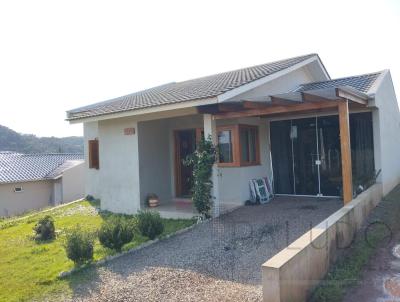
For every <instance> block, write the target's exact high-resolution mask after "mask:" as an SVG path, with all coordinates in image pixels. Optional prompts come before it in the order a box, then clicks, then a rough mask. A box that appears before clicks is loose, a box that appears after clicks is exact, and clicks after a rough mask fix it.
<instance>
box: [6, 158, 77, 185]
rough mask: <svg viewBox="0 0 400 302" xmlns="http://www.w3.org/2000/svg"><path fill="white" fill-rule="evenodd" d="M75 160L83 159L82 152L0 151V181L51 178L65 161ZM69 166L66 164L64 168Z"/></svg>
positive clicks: (56, 174) (9, 181) (57, 173)
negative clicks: (38, 152)
mask: <svg viewBox="0 0 400 302" xmlns="http://www.w3.org/2000/svg"><path fill="white" fill-rule="evenodd" d="M76 160H80V161H83V154H20V153H11V152H0V183H11V182H25V181H35V180H43V179H51V178H54V177H57V176H58V175H59V173H61V171H60V169H59V168H60V167H61V166H62V165H64V164H65V162H67V161H76ZM64 167H65V166H64ZM70 167H71V166H67V167H66V168H70ZM64 170H65V169H64Z"/></svg>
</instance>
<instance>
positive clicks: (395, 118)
mask: <svg viewBox="0 0 400 302" xmlns="http://www.w3.org/2000/svg"><path fill="white" fill-rule="evenodd" d="M375 105H376V106H377V107H378V110H377V111H376V110H375V111H374V113H373V123H374V140H375V141H376V143H375V146H374V147H375V150H376V151H375V158H376V159H377V160H376V164H375V165H376V169H377V170H379V169H382V172H381V173H382V174H381V176H380V179H379V180H380V181H381V182H382V185H383V194H387V193H389V192H390V190H391V189H393V188H394V187H395V186H396V185H397V184H398V183H400V157H399V150H400V113H399V104H398V102H397V100H396V94H395V91H394V88H393V82H392V78H391V76H390V72H388V73H387V74H386V75H385V77H384V78H383V79H382V83H381V85H380V86H379V88H378V90H377V91H376V94H375Z"/></svg>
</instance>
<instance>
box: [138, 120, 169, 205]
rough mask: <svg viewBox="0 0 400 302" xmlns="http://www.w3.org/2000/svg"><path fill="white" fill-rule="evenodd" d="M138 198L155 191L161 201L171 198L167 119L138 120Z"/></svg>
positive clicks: (143, 197)
mask: <svg viewBox="0 0 400 302" xmlns="http://www.w3.org/2000/svg"><path fill="white" fill-rule="evenodd" d="M138 128H139V133H140V135H139V137H138V139H139V173H140V200H141V202H142V204H144V201H145V198H146V195H147V194H149V193H156V194H157V195H158V197H159V198H160V202H161V203H166V202H170V201H171V200H172V187H171V165H170V158H171V156H170V141H169V139H170V135H169V123H168V120H167V119H162V120H155V121H148V122H139V124H138Z"/></svg>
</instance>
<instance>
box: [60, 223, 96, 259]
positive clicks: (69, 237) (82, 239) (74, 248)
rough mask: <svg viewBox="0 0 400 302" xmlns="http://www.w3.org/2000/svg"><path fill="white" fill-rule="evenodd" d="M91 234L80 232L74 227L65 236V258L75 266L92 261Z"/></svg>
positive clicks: (92, 243) (92, 241) (92, 242)
mask: <svg viewBox="0 0 400 302" xmlns="http://www.w3.org/2000/svg"><path fill="white" fill-rule="evenodd" d="M93 246H94V238H93V234H91V233H88V232H86V231H83V230H81V228H80V227H79V225H78V226H76V227H75V228H74V229H72V230H70V231H68V232H67V234H66V243H65V251H66V252H67V257H68V258H69V259H71V260H72V261H74V263H75V264H78V265H80V264H83V263H85V262H87V261H89V260H92V259H93Z"/></svg>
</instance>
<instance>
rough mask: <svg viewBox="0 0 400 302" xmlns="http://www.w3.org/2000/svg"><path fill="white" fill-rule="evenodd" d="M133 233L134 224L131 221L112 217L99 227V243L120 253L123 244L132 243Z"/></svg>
mask: <svg viewBox="0 0 400 302" xmlns="http://www.w3.org/2000/svg"><path fill="white" fill-rule="evenodd" d="M133 232H134V224H133V222H132V221H131V220H129V219H127V218H125V217H122V216H119V215H115V216H114V215H113V216H111V217H110V218H108V219H107V220H105V221H104V222H103V224H102V225H101V227H100V230H99V233H98V235H99V241H100V243H101V244H102V245H103V246H105V247H108V248H110V249H114V250H116V251H118V252H120V251H121V249H122V247H123V245H124V244H126V243H128V242H131V241H132V239H133Z"/></svg>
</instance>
